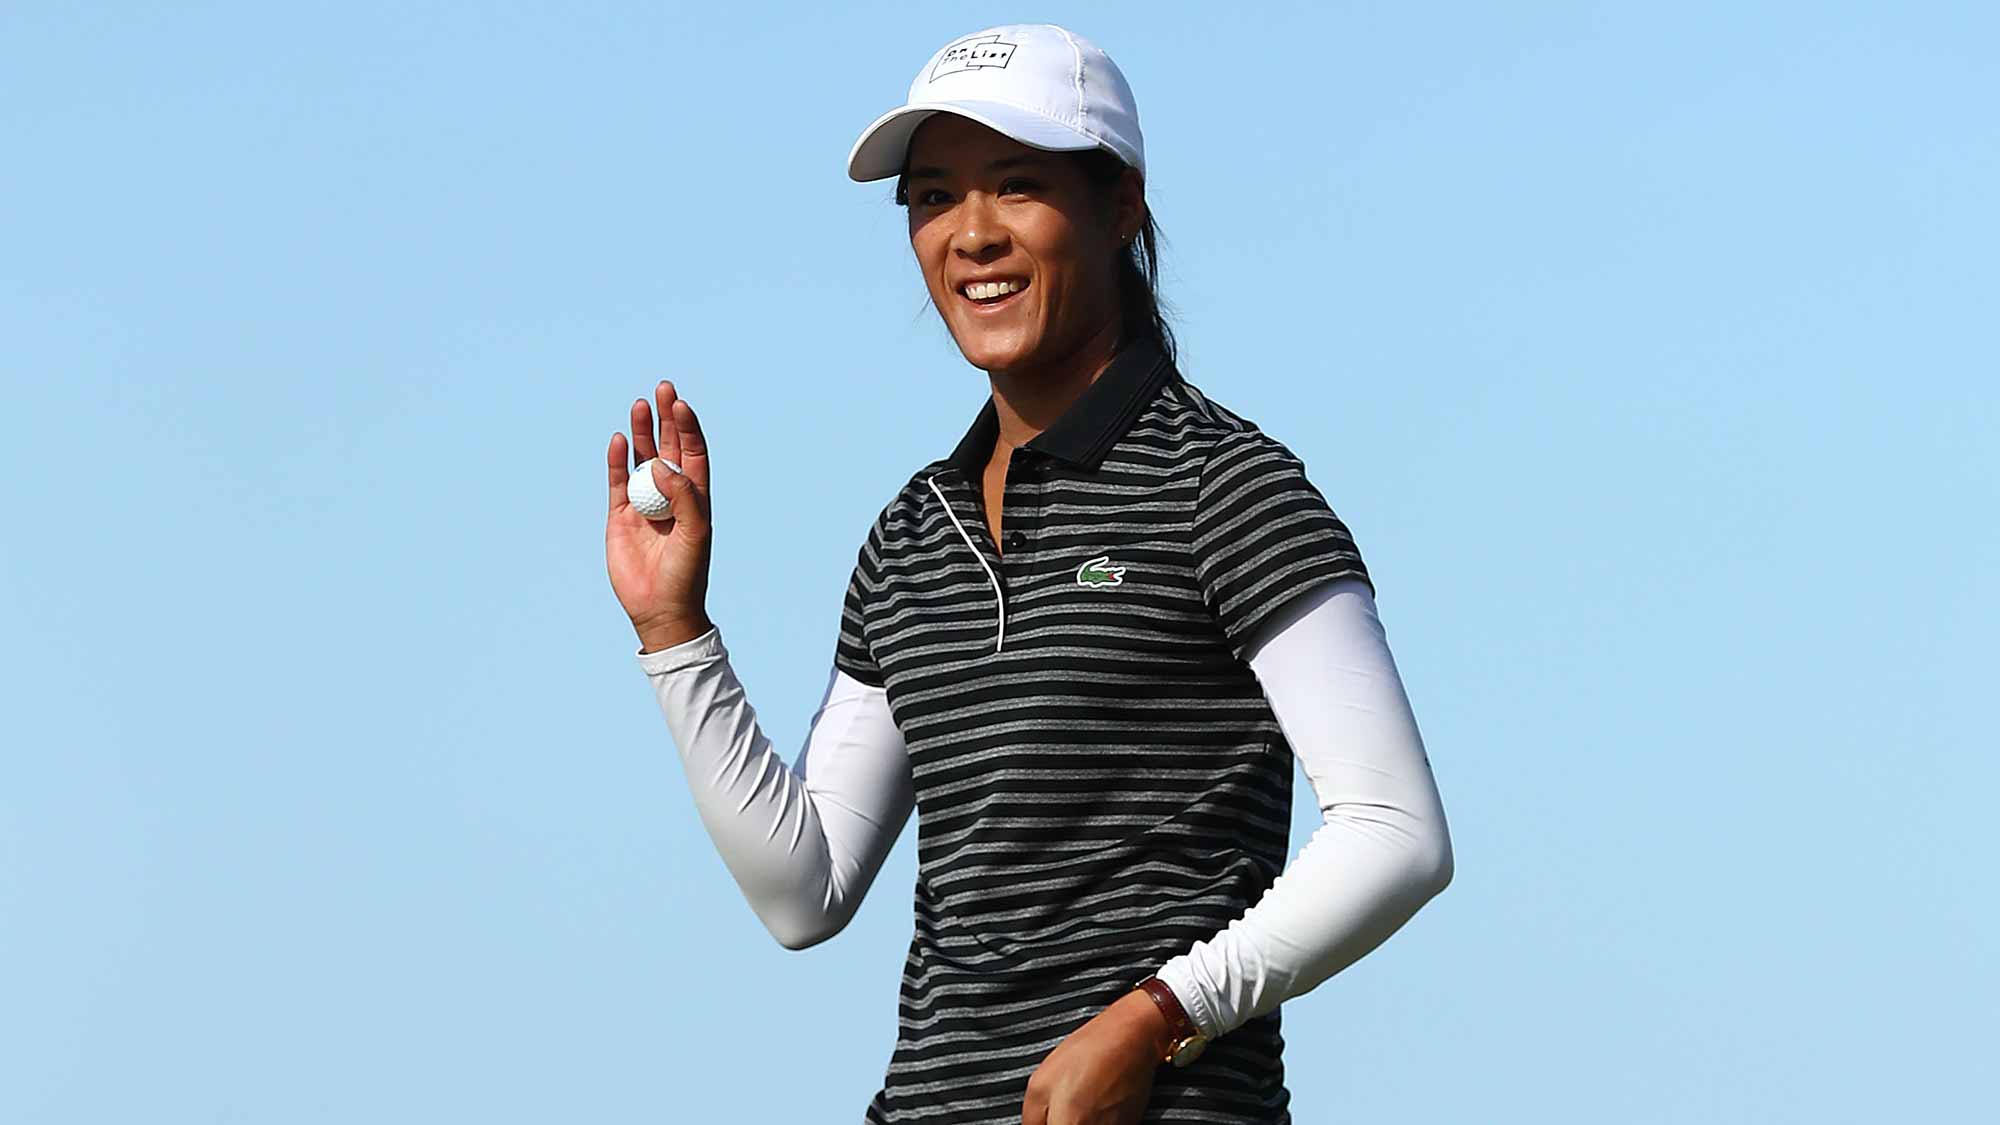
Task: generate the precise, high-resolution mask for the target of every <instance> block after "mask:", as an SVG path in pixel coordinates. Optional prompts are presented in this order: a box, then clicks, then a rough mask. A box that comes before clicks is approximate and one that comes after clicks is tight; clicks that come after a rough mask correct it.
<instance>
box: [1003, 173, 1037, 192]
mask: <svg viewBox="0 0 2000 1125" xmlns="http://www.w3.org/2000/svg"><path fill="white" fill-rule="evenodd" d="M1041 186H1042V185H1041V184H1038V183H1036V182H1035V181H1033V180H1031V179H1029V178H1028V177H1026V176H1009V177H1007V178H1006V179H1004V180H1002V181H1000V194H1001V195H1026V194H1028V193H1030V192H1032V191H1035V190H1036V189H1038V188H1040V187H1041Z"/></svg>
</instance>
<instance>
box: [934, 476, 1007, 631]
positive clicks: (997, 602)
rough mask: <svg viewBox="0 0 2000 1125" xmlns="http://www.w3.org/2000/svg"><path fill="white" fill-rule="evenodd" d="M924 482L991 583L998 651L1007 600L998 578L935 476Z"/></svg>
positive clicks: (1005, 618)
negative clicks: (939, 490) (997, 624)
mask: <svg viewBox="0 0 2000 1125" xmlns="http://www.w3.org/2000/svg"><path fill="white" fill-rule="evenodd" d="M924 483H925V484H928V485H930V486H931V491H932V492H933V493H936V495H937V498H938V503H940V504H943V505H944V514H945V515H947V516H950V517H951V526H953V527H955V528H957V529H958V537H959V538H960V539H963V540H965V545H966V546H968V547H971V548H972V557H973V558H975V559H978V560H979V566H980V569H982V570H984V571H985V572H986V580H987V581H988V582H991V583H993V616H994V617H995V618H996V619H997V620H998V622H999V627H1000V632H999V635H998V636H996V637H994V638H993V651H994V652H999V651H1000V646H1001V645H1003V644H1004V643H1006V640H1007V602H1006V599H1005V598H1004V597H1003V596H1002V595H1001V593H1000V579H999V578H997V577H995V576H994V574H993V568H992V567H991V566H988V565H987V563H986V556H985V555H982V554H980V553H979V548H978V546H977V545H975V544H974V543H973V542H972V536H970V535H967V534H966V533H965V525H964V524H962V523H960V522H958V513H957V512H954V511H952V510H951V501H949V500H946V499H945V498H944V493H942V492H938V486H937V478H936V477H925V478H924Z"/></svg>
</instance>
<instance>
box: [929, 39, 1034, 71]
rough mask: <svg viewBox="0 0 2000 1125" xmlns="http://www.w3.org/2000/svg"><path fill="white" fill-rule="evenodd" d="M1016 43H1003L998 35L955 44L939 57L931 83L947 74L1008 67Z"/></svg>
mask: <svg viewBox="0 0 2000 1125" xmlns="http://www.w3.org/2000/svg"><path fill="white" fill-rule="evenodd" d="M1017 46H1019V44H1016V43H1002V42H1001V41H1000V37H999V36H998V35H981V36H979V37H977V38H974V39H966V40H963V41H961V42H957V43H953V44H952V45H951V46H949V47H946V48H945V49H944V54H943V55H940V56H939V57H938V61H937V65H936V66H934V67H932V68H931V81H933V82H935V81H937V80H938V79H939V78H940V77H942V76H944V75H947V74H958V73H960V72H962V71H967V70H976V69H978V68H979V67H982V66H1006V65H1007V62H1008V60H1010V59H1012V58H1013V57H1014V48H1015V47H1017Z"/></svg>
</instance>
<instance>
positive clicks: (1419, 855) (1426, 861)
mask: <svg viewBox="0 0 2000 1125" xmlns="http://www.w3.org/2000/svg"><path fill="white" fill-rule="evenodd" d="M1411 869H1412V870H1411V882H1412V884H1413V885H1414V886H1415V887H1416V888H1417V890H1418V893H1419V894H1421V895H1422V896H1423V898H1422V901H1425V902H1428V901H1430V900H1431V899H1433V898H1436V897H1437V896H1438V894H1439V893H1440V892H1442V891H1443V890H1444V889H1445V888H1446V887H1449V886H1451V877H1452V873H1453V870H1454V866H1453V862H1452V857H1451V835H1450V833H1448V832H1446V831H1445V827H1444V824H1443V822H1438V824H1437V825H1436V827H1435V828H1434V829H1433V830H1432V831H1431V832H1430V833H1428V834H1427V835H1426V836H1425V838H1424V843H1423V846H1422V847H1420V848H1418V849H1416V854H1415V857H1414V859H1413V860H1412V863H1411Z"/></svg>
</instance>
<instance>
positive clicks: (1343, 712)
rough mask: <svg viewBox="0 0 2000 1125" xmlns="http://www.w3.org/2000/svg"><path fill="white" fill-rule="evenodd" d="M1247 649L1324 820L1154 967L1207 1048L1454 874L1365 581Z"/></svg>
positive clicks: (1347, 954)
mask: <svg viewBox="0 0 2000 1125" xmlns="http://www.w3.org/2000/svg"><path fill="white" fill-rule="evenodd" d="M1249 648H1250V653H1251V655H1250V657H1249V661H1250V667H1251V668H1252V670H1254V671H1255V672H1256V675H1257V679H1258V682H1259V683H1260V684H1261V685H1262V687H1263V689H1264V693H1265V696H1266V698H1268V699H1269V700H1270V703H1271V710H1272V713H1273V714H1274V715H1275V716H1276V717H1277V720H1278V724H1279V726H1280V728H1281V729H1282V730H1283V731H1284V734H1285V738H1286V739H1287V740H1288V741H1289V742H1290V743H1291V745H1292V750H1293V752H1294V753H1295V754H1297V755H1298V757H1299V759H1300V764H1301V765H1302V767H1303V768H1304V770H1305V773H1306V777H1307V779H1308V780H1309V781H1310V782H1311V783H1312V787H1313V792H1314V793H1315V794H1316V795H1317V797H1318V800H1319V807H1320V812H1321V814H1322V822H1321V824H1320V825H1319V827H1318V828H1317V829H1315V830H1314V832H1313V835H1312V838H1311V839H1310V840H1309V841H1307V843H1306V845H1305V846H1304V847H1303V848H1302V849H1300V851H1299V853H1298V855H1297V856H1295V857H1294V858H1293V859H1292V862H1291V863H1290V865H1288V866H1287V867H1286V868H1285V870H1284V872H1283V874H1281V875H1279V876H1278V877H1277V879H1276V880H1275V881H1273V883H1272V884H1271V886H1270V887H1269V888H1267V889H1266V890H1265V892H1264V894H1263V895H1262V896H1261V897H1260V898H1259V899H1258V900H1257V903H1256V904H1255V905H1254V906H1252V907H1251V908H1250V909H1249V910H1248V911H1246V912H1245V913H1244V914H1243V916H1242V917H1240V918H1238V919H1236V920H1235V921H1233V922H1231V923H1229V925H1228V926H1227V927H1226V928H1225V929H1224V930H1222V931H1221V932H1220V933H1218V934H1216V935H1215V936H1214V937H1213V938H1210V939H1207V940H1203V941H1197V942H1195V943H1194V947H1193V948H1192V949H1190V950H1189V951H1188V952H1186V953H1183V954H1181V955H1179V956H1176V957H1174V958H1173V959H1171V960H1169V961H1168V962H1167V963H1166V964H1165V965H1163V966H1161V968H1160V969H1159V971H1158V975H1159V976H1160V979H1162V980H1164V981H1166V982H1167V985H1168V987H1170V988H1172V989H1173V990H1174V995H1175V996H1177V997H1179V998H1180V999H1181V1002H1182V1006H1183V1007H1185V1008H1186V1009H1187V1011H1188V1016H1189V1018H1191V1019H1193V1020H1194V1021H1195V1023H1196V1025H1197V1026H1199V1027H1200V1028H1201V1030H1202V1031H1203V1032H1204V1033H1205V1034H1207V1035H1208V1036H1209V1037H1210V1038H1214V1037H1217V1036H1220V1035H1225V1034H1227V1033H1228V1032H1230V1031H1232V1030H1234V1029H1236V1028H1237V1027H1240V1026H1242V1024H1243V1023H1244V1022H1246V1021H1248V1020H1250V1019H1253V1018H1255V1017H1257V1016H1260V1015H1263V1014H1264V1013H1265V1012H1268V1011H1270V1010H1272V1009H1273V1008H1276V1007H1277V1006H1278V1005H1279V1004H1280V1003H1281V1002H1283V1001H1284V1000H1286V999H1289V998H1290V997H1293V996H1298V995H1300V994H1302V993H1305V992H1309V991H1311V990H1312V989H1313V988H1315V987H1317V986H1318V985H1319V983H1320V982H1321V981H1323V980H1325V979H1326V978H1328V977H1330V976H1332V975H1333V974H1335V973H1337V972H1339V971H1340V970H1342V969H1344V968H1346V967H1347V966H1348V965H1350V964H1352V963H1354V962H1355V961H1357V960H1359V959H1360V958H1361V957H1362V956H1364V955H1365V954H1367V953H1368V952H1369V951H1370V950H1373V949H1374V948H1375V947H1376V946H1378V945H1380V944H1381V943H1382V942H1383V941H1385V940H1386V939H1387V938H1388V937H1389V935H1390V934H1393V933H1395V932H1396V930H1397V929H1399V928H1401V926H1402V925H1403V923H1404V922H1406V921H1408V920H1409V919H1410V918H1411V916H1413V915H1414V914H1415V913H1416V912H1417V910H1418V908H1420V907H1422V906H1423V904H1424V903H1426V902H1428V901H1430V899H1431V898H1432V897H1433V896H1434V895H1436V894H1437V893H1438V892H1439V891H1442V890H1443V889H1444V888H1445V886H1446V885H1447V884H1449V883H1450V882H1451V877H1452V855H1451V838H1450V836H1449V834H1448V833H1447V831H1446V828H1445V820H1444V805H1443V803H1442V801H1441V799H1440V798H1439V795H1438V791H1437V786H1436V783H1435V782H1434V780H1433V778H1432V776H1431V769H1430V758H1429V756H1428V755H1427V754H1426V752H1425V750H1424V744H1423V738H1422V736H1421V735H1420V734H1419V733H1418V731H1417V723H1416V717H1415V716H1414V715H1412V714H1411V712H1410V702H1409V698H1408V696H1407V695H1406V694H1405V693H1404V690H1403V683H1402V680H1401V678H1400V677H1399V676H1398V675H1397V673H1396V663H1395V659H1394V658H1393V657H1392V656H1391V655H1390V652H1389V645H1388V640H1387V637H1386V636H1385V634H1384V632H1383V629H1382V622H1381V619H1380V618H1379V617H1378V616H1377V615H1376V610H1375V599H1374V596H1373V594H1372V593H1371V592H1370V590H1369V588H1368V587H1367V585H1366V584H1365V583H1363V582H1361V581H1360V580H1359V579H1343V580H1337V581H1334V582H1330V583H1326V584H1324V585H1322V586H1319V587H1317V588H1315V589H1314V590H1312V591H1310V592H1309V593H1308V594H1307V596H1305V597H1304V598H1301V599H1298V600H1297V601H1296V602H1295V603H1294V604H1293V605H1292V606H1290V607H1289V608H1288V609H1286V610H1285V611H1284V612H1283V613H1281V614H1278V615H1275V616H1273V617H1272V618H1271V620H1270V621H1269V624H1268V625H1267V626H1266V628H1265V629H1264V630H1263V631H1262V632H1261V633H1259V634H1258V635H1256V636H1254V637H1253V638H1251V641H1250V645H1249Z"/></svg>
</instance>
